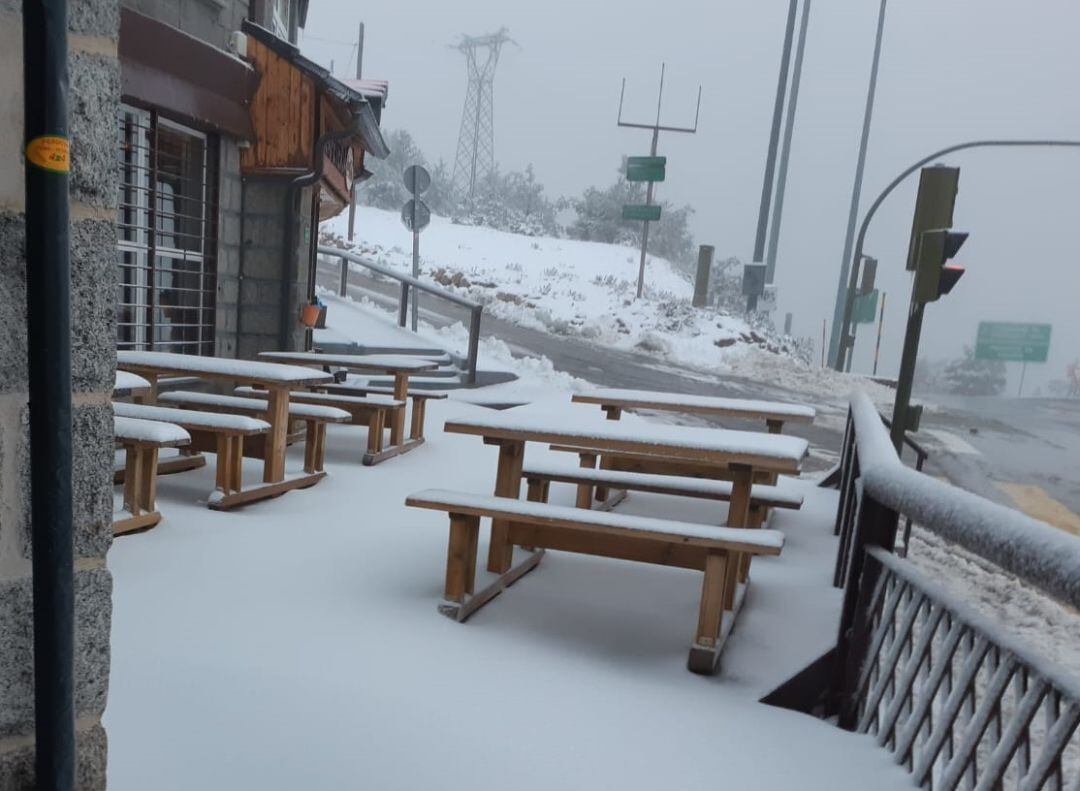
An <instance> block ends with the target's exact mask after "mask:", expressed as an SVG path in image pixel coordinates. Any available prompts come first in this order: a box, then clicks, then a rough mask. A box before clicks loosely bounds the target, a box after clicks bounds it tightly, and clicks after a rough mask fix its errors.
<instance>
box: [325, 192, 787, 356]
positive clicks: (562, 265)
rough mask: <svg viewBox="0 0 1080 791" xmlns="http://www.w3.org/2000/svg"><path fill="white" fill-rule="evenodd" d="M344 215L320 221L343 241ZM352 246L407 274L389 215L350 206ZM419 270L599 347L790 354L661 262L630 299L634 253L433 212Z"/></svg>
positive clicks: (505, 313) (403, 242) (400, 234)
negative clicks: (707, 301)
mask: <svg viewBox="0 0 1080 791" xmlns="http://www.w3.org/2000/svg"><path fill="white" fill-rule="evenodd" d="M347 223H348V220H347V218H346V217H345V216H344V215H341V216H339V217H336V218H334V219H332V220H329V221H327V222H325V223H323V225H322V227H321V231H322V234H323V236H324V238H333V240H334V241H335V243H339V244H345V242H344V241H343V240H344V238H345V236H346V230H347ZM356 229H357V231H356V242H355V247H354V249H355V250H356V251H357V252H359V253H361V254H363V255H366V256H368V257H369V258H371V259H372V260H374V261H376V262H378V263H381V264H384V265H386V266H392V267H395V268H399V269H402V270H403V271H410V270H411V267H412V242H411V238H412V237H411V236H410V235H409V233H408V232H407V231H406V230H405V229H404V227H403V226H402V224H401V220H400V218H399V217H398V215H397V214H396V213H395V212H388V211H383V210H380V209H375V208H371V207H363V208H358V209H357V217H356ZM420 256H421V274H422V276H423V277H425V278H430V279H432V280H434V281H436V282H438V283H439V284H441V285H442V286H444V287H445V288H449V289H452V290H455V291H457V292H458V293H460V294H463V295H465V296H468V297H470V298H471V299H475V300H478V301H481V302H484V303H485V304H486V306H487V307H486V310H487V311H488V312H489V313H490V314H491V315H494V316H498V317H500V318H504V319H507V320H509V321H513V322H515V323H518V324H522V325H524V326H529V327H534V328H537V329H544V330H547V331H550V332H552V333H556V334H564V335H573V336H578V337H581V338H585V339H587V340H592V341H595V342H596V343H598V344H603V345H605V346H609V347H613V348H619V349H636V350H640V351H645V352H648V353H652V354H655V355H657V356H659V357H661V358H664V359H669V360H671V361H673V362H677V363H680V364H683V365H691V366H694V367H698V368H701V369H705V370H720V371H727V370H731V367H732V366H733V365H737V364H738V363H739V361H740V360H741V359H742V358H743V357H744V355H745V354H746V353H747V351H748V350H755V351H756V350H758V349H767V350H771V351H773V352H776V353H777V354H780V355H781V356H783V357H785V358H791V357H792V356H793V355H794V344H793V342H792V340H791V339H783V338H779V337H777V336H775V335H771V334H768V333H766V332H764V331H759V330H755V329H753V328H751V327H750V325H749V324H748V323H747V322H746V321H745V320H744V319H743V318H741V317H738V316H732V315H729V314H727V313H724V312H722V311H716V310H712V309H695V308H693V307H691V305H690V298H691V296H692V294H693V285H692V284H691V282H690V280H689V279H688V278H687V276H686V275H684V274H683V273H681V272H679V271H678V270H677V269H676V268H675V267H674V266H673V265H672V264H671V263H670V262H668V261H667V260H665V259H663V258H659V257H656V256H650V257H649V259H648V263H647V265H646V275H645V284H646V285H645V293H644V296H645V299H643V300H635V299H634V295H635V289H636V283H637V275H638V265H639V263H640V260H639V259H640V256H639V253H637V252H636V251H635V250H634V249H632V248H629V247H624V246H620V245H610V244H602V243H598V242H581V241H576V240H572V239H555V238H549V237H539V236H522V235H518V234H512V233H507V232H504V231H496V230H493V229H491V228H483V227H477V226H469V225H455V224H453V223H452V222H450V220H448V219H447V218H444V217H432V220H431V225H430V226H429V227H428V228H427V229H426V230H425V231H424V232H423V234H422V235H421V242H420Z"/></svg>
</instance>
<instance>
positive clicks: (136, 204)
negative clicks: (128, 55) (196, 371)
mask: <svg viewBox="0 0 1080 791" xmlns="http://www.w3.org/2000/svg"><path fill="white" fill-rule="evenodd" d="M119 125H120V201H119V202H120V208H119V216H118V229H119V242H118V256H117V264H118V268H119V294H118V300H117V304H118V312H117V346H118V348H121V349H156V350H158V351H172V352H180V353H184V354H202V355H210V354H213V353H214V324H215V300H214V297H215V292H216V271H217V267H216V258H215V251H216V238H215V237H216V230H217V229H216V222H215V219H216V217H217V195H216V187H215V185H216V162H217V151H216V141H215V140H214V138H212V137H208V136H206V135H203V134H201V133H199V132H196V131H194V130H192V129H187V128H185V127H183V126H180V125H179V124H175V123H173V122H171V121H167V120H166V119H163V118H160V117H159V116H158V115H157V113H156V112H154V111H149V110H142V109H138V108H133V107H127V106H124V107H121V109H120V116H119Z"/></svg>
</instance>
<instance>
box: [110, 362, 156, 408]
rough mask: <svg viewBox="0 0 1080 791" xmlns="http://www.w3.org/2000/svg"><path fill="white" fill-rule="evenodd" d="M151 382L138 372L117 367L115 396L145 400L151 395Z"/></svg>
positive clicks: (114, 387)
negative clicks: (134, 372)
mask: <svg viewBox="0 0 1080 791" xmlns="http://www.w3.org/2000/svg"><path fill="white" fill-rule="evenodd" d="M150 391H151V387H150V382H149V381H148V380H146V379H144V378H143V377H141V376H139V375H138V374H133V373H131V372H130V371H121V370H119V369H117V371H116V378H115V380H114V382H113V397H115V398H131V399H132V400H133V401H143V400H145V399H146V398H148V397H149V396H150Z"/></svg>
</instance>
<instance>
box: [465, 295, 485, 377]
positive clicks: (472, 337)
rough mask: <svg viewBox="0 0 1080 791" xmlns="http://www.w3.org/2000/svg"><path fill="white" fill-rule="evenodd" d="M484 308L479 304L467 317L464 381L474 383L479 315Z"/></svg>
mask: <svg viewBox="0 0 1080 791" xmlns="http://www.w3.org/2000/svg"><path fill="white" fill-rule="evenodd" d="M483 312H484V309H483V308H482V307H480V306H479V305H478V306H477V307H475V308H473V310H472V315H471V316H470V317H469V359H468V361H467V362H466V365H467V366H468V370H467V371H466V383H467V384H470V385H473V384H476V358H477V357H478V356H479V354H480V317H481V316H482V315H483Z"/></svg>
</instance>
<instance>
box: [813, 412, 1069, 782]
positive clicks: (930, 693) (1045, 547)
mask: <svg viewBox="0 0 1080 791" xmlns="http://www.w3.org/2000/svg"><path fill="white" fill-rule="evenodd" d="M841 464H842V473H841V485H840V504H839V508H838V512H837V523H836V528H837V532H838V533H839V535H840V546H839V549H838V553H837V562H836V570H835V575H834V582H835V583H836V584H837V585H838V586H842V587H843V588H844V603H843V608H842V610H841V622H840V631H839V637H838V640H837V646H836V651H835V655H834V657H833V663H832V680H831V684H830V694H829V705H828V709H829V711H828V713H829V714H832V715H835V716H836V717H837V721H838V723H839V725H840V726H841V727H844V728H847V729H849V730H855V731H858V732H860V733H865V734H869V735H871V736H872V737H873V738H875V739H876V741H877V743H878V744H879V745H880V746H882V747H884V748H886V749H888V750H889V751H891V752H892V753H893V755H894V758H895V760H896V762H897V763H899V764H902V765H904V766H906V767H907V768H908V770H909V771H910V772H911V773H912V775H913V779H914V781H915V783H916V784H917V785H918V786H920V787H923V788H930V789H948V790H951V789H955V788H965V789H1000V788H1005V787H1008V788H1018V789H1023V790H1024V791H1039V789H1053V790H1054V791H1060V790H1061V789H1077V788H1080V732H1078V731H1077V726H1078V724H1080V678H1078V677H1077V676H1076V675H1075V674H1074V673H1072V672H1070V671H1069V670H1067V669H1064V668H1062V667H1060V666H1059V665H1057V664H1056V663H1055V662H1054V661H1053V660H1052V659H1050V658H1048V657H1047V656H1045V655H1043V654H1042V653H1040V652H1039V651H1038V650H1037V649H1036V648H1034V647H1033V646H1032V645H1031V644H1030V643H1029V642H1028V641H1027V640H1025V639H1021V638H1019V637H1018V636H1017V635H1016V634H1015V633H1013V632H1011V631H1010V630H1008V629H1005V628H1003V626H1002V624H1001V623H1000V622H998V621H996V620H994V619H992V618H990V617H988V616H986V615H984V614H983V613H982V612H980V611H978V610H976V609H975V608H973V607H972V606H971V605H970V604H969V603H968V599H967V597H964V596H962V595H959V594H958V593H957V592H956V590H955V589H954V588H952V587H947V586H946V585H944V584H942V583H941V581H940V578H936V577H933V576H931V575H930V574H928V573H927V572H926V571H924V570H923V569H922V568H921V567H920V566H919V565H917V564H916V563H913V562H911V561H910V560H908V559H904V558H902V557H899V556H898V555H897V554H895V553H894V546H895V542H896V537H897V530H898V527H899V523H900V519H901V517H902V516H903V517H907V518H910V519H912V520H913V521H914V522H915V524H916V525H918V527H919V528H920V529H923V530H926V531H928V532H930V533H933V534H936V535H937V536H939V537H941V538H943V539H945V540H946V541H949V542H952V543H954V544H957V545H959V546H960V547H963V548H964V549H965V550H967V551H968V552H970V553H972V554H973V555H976V556H978V557H979V558H982V559H983V560H985V561H989V563H991V564H993V565H995V566H997V567H999V568H1001V569H1002V570H1004V571H1006V572H1008V573H1009V574H1012V575H1015V576H1016V577H1018V578H1019V580H1020V581H1021V582H1023V583H1026V584H1027V585H1030V586H1032V587H1035V588H1038V589H1039V590H1040V591H1041V592H1043V593H1045V594H1046V595H1047V596H1049V597H1051V598H1053V599H1055V600H1057V601H1058V602H1060V603H1062V604H1064V605H1067V606H1069V607H1073V608H1076V607H1078V606H1080V541H1077V540H1076V539H1075V538H1074V537H1072V536H1069V535H1067V534H1065V533H1063V532H1061V531H1059V530H1056V529H1054V528H1052V527H1050V526H1049V525H1046V524H1044V523H1042V522H1039V521H1037V520H1034V519H1030V518H1028V517H1026V516H1024V515H1022V514H1020V513H1017V512H1015V511H1012V510H1011V509H1008V508H1004V507H1002V506H999V505H997V504H995V503H992V502H990V501H988V500H984V499H982V498H980V497H977V496H975V495H972V494H969V493H967V492H963V491H961V490H959V489H955V488H954V487H952V486H949V485H948V484H945V483H942V482H941V481H938V480H936V479H934V478H932V477H930V476H928V475H924V474H922V473H920V472H917V471H915V470H911V469H909V468H907V467H905V466H904V465H903V464H902V463H901V461H900V459H899V457H898V456H897V454H896V452H895V450H894V449H893V446H892V444H891V442H890V440H889V435H888V432H887V431H886V430H885V426H884V424H883V422H882V419H881V416H880V415H879V414H878V412H877V410H876V409H875V407H874V405H873V404H872V403H871V401H870V399H869V398H868V397H866V396H865V395H862V394H857V395H856V396H854V397H853V398H852V401H851V411H850V412H849V415H848V424H847V431H846V432H845V437H844V446H843V457H842V462H841Z"/></svg>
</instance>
